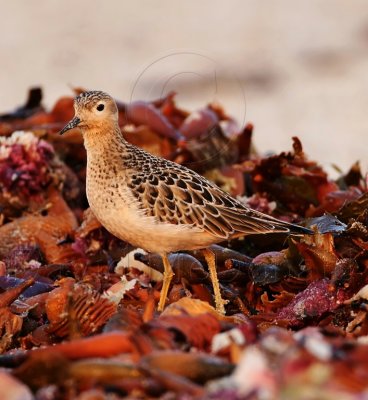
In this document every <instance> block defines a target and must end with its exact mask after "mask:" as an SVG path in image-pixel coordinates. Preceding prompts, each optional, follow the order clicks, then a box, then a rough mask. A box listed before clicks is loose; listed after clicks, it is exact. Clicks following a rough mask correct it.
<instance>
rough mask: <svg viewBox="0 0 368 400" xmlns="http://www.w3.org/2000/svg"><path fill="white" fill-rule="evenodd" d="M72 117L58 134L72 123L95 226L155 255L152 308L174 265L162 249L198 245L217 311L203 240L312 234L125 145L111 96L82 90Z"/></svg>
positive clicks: (219, 304) (211, 262) (220, 303)
mask: <svg viewBox="0 0 368 400" xmlns="http://www.w3.org/2000/svg"><path fill="white" fill-rule="evenodd" d="M74 109H75V116H74V118H73V119H72V120H71V121H70V122H69V123H68V124H67V125H66V126H65V128H64V129H63V130H62V131H61V132H60V134H63V133H65V132H66V131H68V130H70V129H73V128H76V127H78V128H79V129H80V130H81V132H82V135H83V139H84V146H85V148H86V150H87V182H86V187H87V198H88V202H89V205H90V207H91V209H92V211H93V213H94V214H95V216H96V217H97V219H98V220H99V221H100V222H101V224H102V225H103V226H104V227H105V228H106V229H107V230H108V231H110V232H111V233H112V234H113V235H115V236H117V237H118V238H120V239H122V240H124V241H126V242H129V243H130V244H132V245H134V246H137V247H140V248H142V249H144V250H146V251H149V252H155V253H159V254H160V255H161V256H162V259H163V264H164V278H163V285H162V289H161V294H160V301H159V304H158V310H159V311H162V310H163V308H164V306H165V301H166V298H167V294H168V290H169V286H170V282H171V279H172V277H173V271H172V268H171V266H170V263H169V261H168V258H167V254H168V253H170V252H174V251H180V250H194V249H202V250H203V253H204V257H205V259H206V262H207V264H208V268H209V272H210V277H211V280H212V284H213V291H214V297H215V305H216V309H217V310H218V311H219V312H220V313H225V301H224V300H223V299H222V297H221V293H220V287H219V282H218V279H217V273H216V263H215V261H216V260H215V256H214V254H213V253H212V252H211V251H210V250H208V246H210V245H211V244H214V243H218V242H222V241H225V240H227V239H231V238H236V237H241V236H244V235H249V234H259V233H270V232H286V233H295V234H302V233H310V230H309V229H307V228H303V227H300V226H298V225H294V224H290V223H286V222H283V221H280V220H277V219H275V218H273V217H271V216H268V215H266V214H262V213H260V212H257V211H255V210H252V209H250V208H248V207H247V206H245V205H244V204H243V203H241V202H240V201H238V200H236V199H234V198H233V197H231V196H230V195H229V194H228V193H226V192H224V191H223V190H221V189H220V188H219V187H217V186H216V185H215V184H214V183H212V182H210V181H208V180H207V179H205V178H204V177H202V176H201V175H199V174H197V173H196V172H194V171H192V170H190V169H188V168H186V167H184V166H182V165H179V164H176V163H174V162H171V161H168V160H165V159H163V158H160V157H156V156H153V155H151V154H149V153H147V152H146V151H144V150H142V149H140V148H138V147H136V146H133V145H132V144H130V143H128V142H127V141H126V140H125V139H124V137H123V135H122V133H121V131H120V128H119V124H118V109H117V106H116V104H115V101H114V99H113V98H112V97H111V96H109V95H108V94H106V93H104V92H101V91H88V92H84V93H82V94H80V95H79V96H77V97H76V98H75V101H74Z"/></svg>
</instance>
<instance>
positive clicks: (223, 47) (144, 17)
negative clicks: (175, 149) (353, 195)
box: [0, 0, 368, 170]
mask: <svg viewBox="0 0 368 400" xmlns="http://www.w3.org/2000/svg"><path fill="white" fill-rule="evenodd" d="M0 10H1V12H0V15H1V35H0V60H1V64H0V65H1V74H0V112H2V111H7V110H9V109H13V108H14V107H15V106H17V105H19V104H21V103H22V102H23V101H24V100H25V98H26V93H27V90H28V88H29V87H30V86H36V85H41V86H42V87H43V89H44V95H45V99H44V103H45V105H46V106H50V107H51V106H52V105H53V103H54V101H55V100H56V99H57V98H58V97H60V96H62V95H65V94H70V93H71V91H70V86H83V87H85V88H88V89H101V90H105V91H107V92H109V93H111V94H112V95H113V96H115V97H116V98H118V99H121V100H124V101H130V100H132V99H134V100H137V99H150V98H154V97H158V96H161V95H164V94H165V93H167V92H168V91H169V90H177V91H178V93H179V96H178V98H177V99H178V102H179V104H180V105H184V106H186V107H189V108H190V109H195V108H197V107H200V106H204V105H205V104H206V103H208V102H210V101H219V102H221V103H222V104H223V105H224V107H225V109H226V110H227V111H228V112H229V113H230V114H233V115H235V116H236V117H237V119H238V120H239V122H240V123H241V124H244V122H252V123H254V125H255V137H254V138H255V143H256V146H257V148H258V149H259V150H260V151H262V152H267V151H275V152H278V151H281V150H287V149H290V148H291V139H290V138H291V136H294V135H297V136H299V137H300V138H301V139H302V142H303V143H304V148H305V150H306V152H307V153H308V154H309V156H310V157H311V158H313V159H317V160H319V161H320V162H321V163H323V164H324V165H325V166H330V164H331V163H335V164H337V165H339V166H340V167H341V168H342V169H344V170H346V169H347V168H348V167H349V166H350V165H351V164H352V163H353V162H354V161H356V160H358V159H360V160H361V161H362V164H363V166H364V168H366V166H367V163H366V152H367V148H368V3H367V1H366V0H352V1H346V0H304V1H296V2H295V1H293V0H283V1H282V0H280V1H259V0H230V1H214V0H202V1H194V0H189V1H186V2H179V1H176V2H174V1H169V0H157V1H149V0H141V1H137V2H134V1H119V0H109V1H104V2H102V1H96V0H79V1H71V0H67V1H56V0H33V1H27V0H19V1H13V2H11V1H9V0H0ZM328 168H329V170H331V169H330V167H328Z"/></svg>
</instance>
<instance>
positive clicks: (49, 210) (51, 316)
mask: <svg viewBox="0 0 368 400" xmlns="http://www.w3.org/2000/svg"><path fill="white" fill-rule="evenodd" d="M80 90H81V89H77V90H76V93H78V92H80ZM174 97H175V96H174V94H169V95H168V96H166V97H164V98H162V99H159V100H157V101H152V102H145V101H136V102H133V103H130V104H125V103H123V102H118V105H119V122H120V127H121V130H122V132H123V134H124V135H125V137H126V139H127V140H128V141H130V142H132V143H134V144H136V145H138V146H141V147H143V148H145V149H146V150H148V151H150V152H152V153H154V154H156V155H160V156H162V157H166V158H168V159H171V160H174V161H176V162H179V163H182V164H185V165H187V166H189V167H190V168H192V169H194V170H196V171H198V172H200V173H201V174H204V175H205V176H206V177H208V178H209V179H211V180H213V181H215V182H216V183H217V184H218V185H219V186H221V187H222V188H223V189H224V190H227V191H229V192H230V193H231V194H232V195H234V196H239V198H240V199H241V201H244V202H245V203H247V204H248V205H249V206H250V207H252V208H254V209H257V210H259V211H262V212H265V213H268V214H271V215H273V216H275V217H277V218H280V219H283V220H285V221H290V222H295V223H299V224H304V225H306V226H308V227H310V228H311V229H313V230H314V232H315V233H314V235H306V236H300V237H289V238H287V237H285V236H283V235H278V234H277V235H269V236H252V237H249V238H245V239H239V240H233V241H230V242H226V243H222V244H221V246H212V251H213V252H214V253H215V254H216V260H217V268H218V277H219V280H220V284H221V291H222V296H223V298H224V299H226V300H227V305H226V311H227V312H226V316H223V315H219V314H218V313H217V312H216V311H215V309H214V308H213V304H212V303H211V302H212V293H211V290H212V289H211V288H212V286H211V282H210V278H209V273H208V271H207V269H206V263H205V262H204V260H203V259H202V255H201V253H199V252H181V253H174V254H171V255H170V263H171V265H172V266H173V269H174V272H175V277H174V279H173V283H172V286H171V288H170V292H169V297H168V306H167V308H166V309H165V310H164V312H163V313H161V314H159V313H157V311H156V304H157V301H158V298H159V293H160V287H161V284H162V271H163V265H162V261H161V258H160V257H158V255H156V254H146V253H145V252H144V251H143V250H141V249H135V248H133V247H132V246H130V245H129V243H124V242H122V241H120V240H118V239H116V238H115V237H113V236H111V235H110V234H109V233H108V232H107V231H106V230H105V229H104V228H103V227H102V226H101V225H100V224H99V222H98V221H97V220H96V219H95V217H94V215H93V214H92V213H91V211H90V210H89V209H88V203H87V200H86V197H85V190H84V182H85V164H86V159H85V151H84V148H83V145H82V140H81V138H80V136H79V133H78V131H77V130H75V132H72V133H71V134H70V135H68V136H65V137H60V136H59V135H58V134H57V132H58V131H59V129H61V128H62V127H63V126H64V124H65V123H66V122H67V121H68V120H70V119H71V117H72V116H73V97H72V96H70V97H64V98H61V99H60V100H59V101H58V102H57V103H56V105H55V106H54V107H53V109H52V110H51V111H48V110H45V109H44V108H43V107H42V105H41V100H42V92H41V91H40V90H39V89H34V90H33V91H31V93H30V98H29V99H28V101H27V103H26V104H25V106H23V107H20V108H18V109H17V110H15V111H14V112H9V113H6V114H3V115H1V116H0V204H1V208H0V289H1V291H0V353H1V354H0V364H1V365H2V366H3V367H6V368H7V369H4V370H3V371H2V372H1V373H0V383H2V384H0V398H4V399H5V398H7V397H5V396H6V395H9V393H12V396H14V397H11V398H22V399H32V398H35V399H40V400H42V399H55V400H56V399H80V400H82V399H105V398H106V399H107V398H114V399H115V398H117V399H118V398H140V399H145V398H147V399H148V398H163V399H168V398H178V399H181V398H182V399H184V398H185V399H203V398H204V399H222V398H228V399H245V398H246V399H258V398H262V399H275V398H288V399H299V398H318V399H329V398H332V397H334V398H335V399H339V398H341V399H356V398H364V396H368V389H367V386H368V383H367V382H368V344H367V337H368V336H367V335H368V322H367V321H368V318H367V312H368V211H367V210H368V208H367V206H368V194H367V178H366V176H365V175H363V174H362V172H361V171H360V168H359V165H358V164H355V165H353V167H352V168H351V170H350V171H348V172H347V173H346V174H344V175H341V176H340V178H339V179H337V180H336V181H334V180H332V179H330V178H329V177H328V175H327V173H326V172H325V171H324V170H323V168H322V167H321V166H320V165H318V164H317V163H316V162H314V161H312V160H310V159H309V158H308V157H307V156H306V155H305V153H304V152H303V147H302V144H301V141H300V140H299V139H298V138H293V143H292V150H291V151H289V152H285V153H281V154H279V155H273V156H270V157H262V156H260V155H259V154H257V153H256V152H255V151H254V149H253V147H252V146H251V138H252V132H253V127H252V125H250V124H249V125H246V126H245V127H243V128H239V127H238V126H237V124H236V122H235V121H234V120H233V119H232V118H231V117H229V116H228V115H227V114H226V113H225V112H224V110H223V109H222V108H221V107H219V106H218V105H215V104H210V105H207V106H206V107H204V108H203V109H201V110H199V111H198V112H196V113H188V112H186V111H184V110H181V109H179V108H178V107H177V106H176V104H175V101H174ZM118 217H119V216H117V218H118ZM147 240H150V238H149V237H147ZM3 387H6V392H4V393H5V394H4V395H3V392H2V390H3V389H2V388H3ZM16 396H18V397H16ZM20 396H23V397H20ZM109 396H110V397H109ZM111 396H113V397H111ZM359 396H361V397H359ZM8 398H10V397H8Z"/></svg>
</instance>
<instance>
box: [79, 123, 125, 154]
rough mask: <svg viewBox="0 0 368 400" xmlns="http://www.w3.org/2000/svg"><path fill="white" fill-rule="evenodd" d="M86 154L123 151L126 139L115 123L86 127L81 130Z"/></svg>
mask: <svg viewBox="0 0 368 400" xmlns="http://www.w3.org/2000/svg"><path fill="white" fill-rule="evenodd" d="M83 139H84V146H85V148H86V150H87V154H96V155H97V154H104V153H105V154H106V153H111V152H114V151H116V152H122V151H124V149H125V147H126V145H127V141H126V140H125V139H124V137H123V135H122V133H121V132H120V128H119V126H117V125H111V126H103V127H98V128H95V127H94V128H87V129H85V130H84V131H83Z"/></svg>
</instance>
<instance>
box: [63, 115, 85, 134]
mask: <svg viewBox="0 0 368 400" xmlns="http://www.w3.org/2000/svg"><path fill="white" fill-rule="evenodd" d="M80 122H81V120H80V119H79V118H78V117H74V118H73V119H72V120H71V121H70V122H69V123H68V124H67V125H66V126H65V127H64V128H63V129H62V130H61V131H60V132H59V135H63V134H64V133H65V132H66V131H69V130H70V129H73V128H76V127H77V126H78V125H79V124H80Z"/></svg>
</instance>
